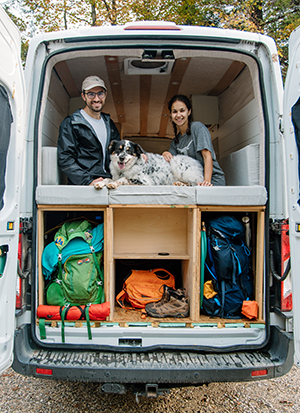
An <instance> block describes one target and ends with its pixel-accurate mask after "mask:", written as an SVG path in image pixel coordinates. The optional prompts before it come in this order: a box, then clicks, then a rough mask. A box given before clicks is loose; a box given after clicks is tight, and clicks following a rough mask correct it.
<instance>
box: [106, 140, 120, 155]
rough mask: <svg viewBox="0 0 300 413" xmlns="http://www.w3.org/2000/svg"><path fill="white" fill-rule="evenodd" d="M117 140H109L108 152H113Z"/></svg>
mask: <svg viewBox="0 0 300 413" xmlns="http://www.w3.org/2000/svg"><path fill="white" fill-rule="evenodd" d="M118 142H119V141H111V142H110V144H109V145H108V153H109V154H110V155H111V154H112V153H113V152H114V150H115V149H116V144H117V143H118Z"/></svg>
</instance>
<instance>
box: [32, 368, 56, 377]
mask: <svg viewBox="0 0 300 413" xmlns="http://www.w3.org/2000/svg"><path fill="white" fill-rule="evenodd" d="M35 371H36V373H37V374H43V375H45V376H52V374H53V370H52V369H42V368H40V367H37V368H36V369H35Z"/></svg>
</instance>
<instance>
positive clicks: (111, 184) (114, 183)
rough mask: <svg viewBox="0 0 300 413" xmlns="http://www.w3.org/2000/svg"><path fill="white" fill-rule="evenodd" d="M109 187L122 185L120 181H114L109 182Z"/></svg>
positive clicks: (113, 187) (114, 187)
mask: <svg viewBox="0 0 300 413" xmlns="http://www.w3.org/2000/svg"><path fill="white" fill-rule="evenodd" d="M106 186H107V188H108V189H116V188H118V186H120V184H119V182H117V181H114V182H110V183H109V184H107V185H106Z"/></svg>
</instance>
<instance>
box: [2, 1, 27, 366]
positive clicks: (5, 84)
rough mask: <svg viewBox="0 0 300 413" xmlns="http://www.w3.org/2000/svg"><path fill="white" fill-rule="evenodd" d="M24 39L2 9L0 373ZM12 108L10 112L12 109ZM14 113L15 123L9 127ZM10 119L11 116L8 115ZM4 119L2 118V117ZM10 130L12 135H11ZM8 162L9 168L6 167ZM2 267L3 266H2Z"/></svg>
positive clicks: (10, 320)
mask: <svg viewBox="0 0 300 413" xmlns="http://www.w3.org/2000/svg"><path fill="white" fill-rule="evenodd" d="M20 47H21V40H20V34H19V31H18V29H17V28H16V27H15V25H14V24H13V23H12V21H11V20H10V19H9V17H8V16H7V14H6V13H5V11H4V10H3V9H2V7H0V50H1V59H0V86H1V90H0V92H1V96H0V106H1V107H0V133H1V138H2V139H1V141H2V143H3V136H5V137H8V138H7V140H6V142H9V144H8V147H7V145H6V146H3V144H2V145H1V143H0V156H2V158H1V165H0V168H1V166H2V169H1V176H2V181H1V184H0V188H1V191H0V198H1V199H0V207H1V210H0V247H2V250H3V251H4V250H5V249H8V252H7V254H6V258H5V254H4V253H3V252H2V256H0V270H1V271H0V373H1V372H2V371H4V370H5V369H6V368H7V367H9V366H10V365H11V363H12V357H13V356H12V354H13V342H14V326H15V316H14V314H15V298H16V281H17V253H18V239H19V209H20V208H19V205H20V202H19V200H20V193H21V182H22V175H23V174H22V154H23V145H24V138H23V137H24V115H23V114H24V113H25V107H24V97H25V89H24V78H23V70H22V64H21V60H20V51H21V49H20ZM9 108H10V110H9ZM9 111H10V112H11V114H12V123H11V124H10V128H9V126H7V125H8V124H9V123H10V121H9V122H8V118H7V116H5V115H3V113H4V112H5V113H8V112H9ZM8 116H9V117H10V115H8ZM1 117H2V118H1ZM9 129H10V133H9ZM5 160H6V167H4V164H5ZM1 265H2V267H1Z"/></svg>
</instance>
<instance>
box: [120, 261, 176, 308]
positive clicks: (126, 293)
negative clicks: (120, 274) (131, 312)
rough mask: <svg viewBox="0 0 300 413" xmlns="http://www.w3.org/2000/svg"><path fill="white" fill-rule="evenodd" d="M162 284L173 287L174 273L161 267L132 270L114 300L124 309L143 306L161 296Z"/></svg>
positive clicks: (157, 299)
mask: <svg viewBox="0 0 300 413" xmlns="http://www.w3.org/2000/svg"><path fill="white" fill-rule="evenodd" d="M163 285H167V286H169V287H172V288H175V278H174V275H172V274H171V273H170V272H169V271H167V270H165V269H163V268H157V269H155V270H132V271H131V273H130V274H129V275H128V277H127V278H126V279H125V280H124V283H123V289H122V291H121V292H120V293H119V294H118V295H117V297H116V301H117V303H118V304H119V305H120V306H121V307H123V308H126V309H130V308H133V309H134V308H145V306H146V304H148V303H152V302H155V301H159V300H160V299H161V298H162V295H163V292H164V288H163ZM126 302H127V305H126ZM128 304H130V305H131V306H128Z"/></svg>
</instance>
